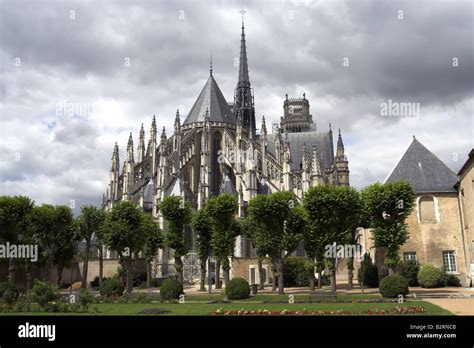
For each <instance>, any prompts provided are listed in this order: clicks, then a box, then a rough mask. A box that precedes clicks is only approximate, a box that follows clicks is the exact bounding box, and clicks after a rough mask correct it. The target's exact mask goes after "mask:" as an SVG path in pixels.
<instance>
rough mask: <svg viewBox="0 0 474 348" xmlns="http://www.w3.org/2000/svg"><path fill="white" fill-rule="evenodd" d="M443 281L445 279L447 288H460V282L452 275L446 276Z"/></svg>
mask: <svg viewBox="0 0 474 348" xmlns="http://www.w3.org/2000/svg"><path fill="white" fill-rule="evenodd" d="M445 279H446V285H447V286H455V287H458V286H461V281H460V280H459V278H458V277H456V276H455V275H453V274H448V275H446V277H445Z"/></svg>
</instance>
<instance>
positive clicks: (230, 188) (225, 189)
mask: <svg viewBox="0 0 474 348" xmlns="http://www.w3.org/2000/svg"><path fill="white" fill-rule="evenodd" d="M220 191H221V193H228V194H230V195H236V194H237V190H236V189H235V186H234V184H233V183H232V180H230V178H229V176H228V175H226V176H225V178H224V181H223V182H222V185H221V190H220Z"/></svg>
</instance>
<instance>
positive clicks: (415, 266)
mask: <svg viewBox="0 0 474 348" xmlns="http://www.w3.org/2000/svg"><path fill="white" fill-rule="evenodd" d="M419 271H420V265H419V263H418V262H417V261H416V260H408V261H405V262H403V264H402V272H401V274H402V276H404V277H405V278H406V279H407V280H408V285H409V286H418V272H419Z"/></svg>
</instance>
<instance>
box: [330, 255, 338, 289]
mask: <svg viewBox="0 0 474 348" xmlns="http://www.w3.org/2000/svg"><path fill="white" fill-rule="evenodd" d="M336 290H337V288H336V259H332V260H331V291H332V292H336Z"/></svg>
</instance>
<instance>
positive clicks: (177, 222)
mask: <svg viewBox="0 0 474 348" xmlns="http://www.w3.org/2000/svg"><path fill="white" fill-rule="evenodd" d="M160 211H161V213H162V214H163V217H164V218H165V220H166V222H167V226H166V228H165V231H164V236H165V243H166V245H167V246H168V247H170V248H171V249H173V256H174V267H175V269H176V274H177V276H178V280H179V281H180V282H181V284H183V282H184V276H183V260H182V259H181V257H183V256H185V255H186V254H187V253H188V246H187V244H186V238H185V235H184V228H185V226H186V225H188V224H189V223H190V222H191V217H192V215H191V207H190V205H189V204H188V203H187V202H184V200H183V198H181V197H178V196H168V197H166V198H164V199H163V201H162V202H161V204H160Z"/></svg>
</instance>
